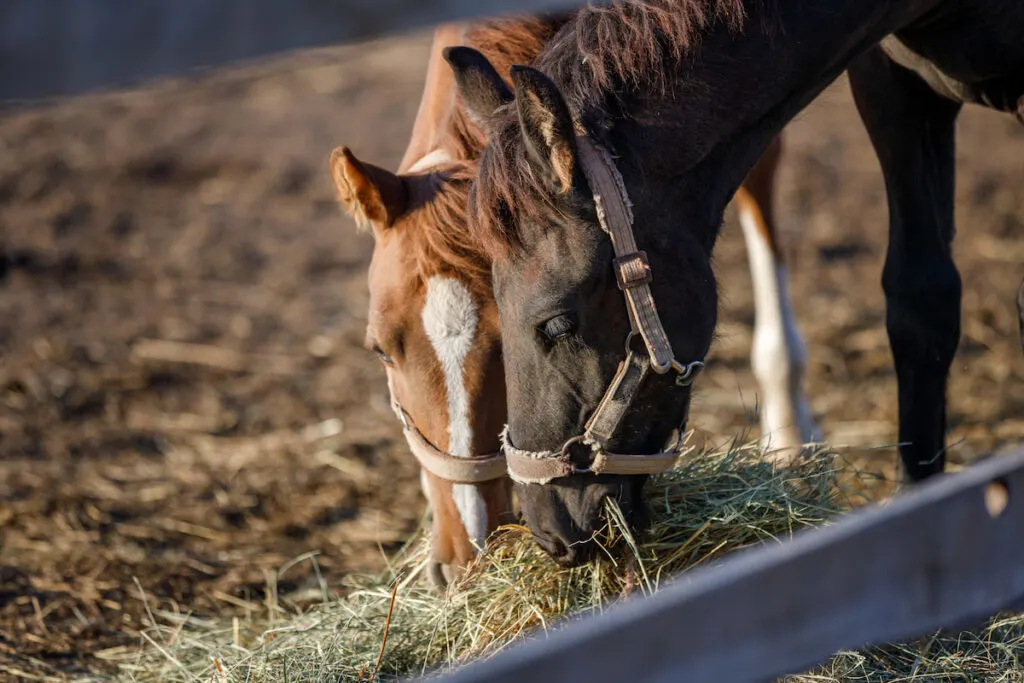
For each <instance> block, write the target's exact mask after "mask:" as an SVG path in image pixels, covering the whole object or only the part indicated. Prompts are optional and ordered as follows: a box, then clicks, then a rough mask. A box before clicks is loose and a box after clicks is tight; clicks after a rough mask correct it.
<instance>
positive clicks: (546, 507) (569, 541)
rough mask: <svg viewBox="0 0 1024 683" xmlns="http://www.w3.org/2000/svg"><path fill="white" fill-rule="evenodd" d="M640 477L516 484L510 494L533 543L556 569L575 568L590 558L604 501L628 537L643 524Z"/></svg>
mask: <svg viewBox="0 0 1024 683" xmlns="http://www.w3.org/2000/svg"><path fill="white" fill-rule="evenodd" d="M645 479H646V477H643V476H639V475H633V476H622V475H614V476H612V475H601V476H596V477H595V476H589V475H583V476H578V477H570V478H565V479H560V480H555V481H553V482H551V483H549V484H546V485H543V486H539V485H536V484H517V485H516V494H517V496H518V498H519V501H520V505H521V506H522V512H523V517H524V519H525V521H526V524H527V526H529V528H530V532H531V534H532V536H533V540H534V541H535V542H536V543H537V545H538V546H540V548H541V549H542V550H543V551H544V552H545V553H547V554H548V555H549V556H550V557H551V558H552V559H553V560H554V561H555V562H556V563H557V564H559V565H560V566H563V567H576V566H579V565H582V564H585V563H586V562H589V561H590V560H592V559H594V557H595V556H596V554H597V541H596V536H597V532H598V530H600V529H601V528H602V526H603V524H604V509H605V500H606V499H613V500H615V501H616V502H617V503H618V505H619V508H620V509H621V510H622V513H623V516H624V517H625V519H626V523H627V524H628V526H629V529H630V531H631V532H632V533H639V532H640V531H642V530H643V529H644V528H645V527H646V524H647V519H648V515H647V509H646V506H645V504H644V501H643V497H642V495H641V492H642V489H643V484H644V480H645Z"/></svg>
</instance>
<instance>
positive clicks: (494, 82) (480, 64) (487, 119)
mask: <svg viewBox="0 0 1024 683" xmlns="http://www.w3.org/2000/svg"><path fill="white" fill-rule="evenodd" d="M442 54H443V55H444V58H445V61H447V62H448V64H449V65H450V66H451V67H452V71H453V72H454V73H455V84H456V85H457V86H458V89H459V94H460V95H461V96H462V101H463V103H464V104H465V105H466V112H467V113H468V114H469V117H470V118H471V119H473V122H474V123H476V125H478V126H480V128H482V129H483V130H484V132H485V133H486V132H489V129H490V126H491V122H492V121H493V120H494V114H495V112H496V111H497V110H498V108H499V107H501V106H502V105H503V104H507V103H509V102H511V101H512V91H511V90H509V89H508V86H507V85H505V81H503V80H501V76H499V75H498V72H497V71H495V70H494V67H493V66H492V65H491V63H490V62H489V61H487V58H486V57H484V56H483V55H482V54H481V53H480V52H478V51H476V50H474V49H473V48H471V47H465V46H462V45H458V46H455V47H446V48H445V49H444V51H443V52H442Z"/></svg>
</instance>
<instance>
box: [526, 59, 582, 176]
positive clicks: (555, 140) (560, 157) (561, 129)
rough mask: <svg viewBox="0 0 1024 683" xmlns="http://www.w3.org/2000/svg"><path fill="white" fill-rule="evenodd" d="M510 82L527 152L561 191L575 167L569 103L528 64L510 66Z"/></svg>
mask: <svg viewBox="0 0 1024 683" xmlns="http://www.w3.org/2000/svg"><path fill="white" fill-rule="evenodd" d="M512 85H513V87H514V88H515V92H516V109H517V111H518V113H519V127H520V129H521V131H522V133H523V140H524V141H525V143H526V151H527V154H528V155H529V157H530V160H531V162H532V163H534V164H537V165H538V166H539V167H540V170H541V171H543V172H544V173H545V174H547V176H548V177H549V178H550V179H551V180H552V182H553V183H554V185H555V186H556V187H557V188H558V190H559V191H560V192H562V193H563V194H564V193H566V192H568V191H569V190H570V189H572V185H573V177H574V175H575V173H576V169H577V167H578V163H577V159H576V130H575V127H574V126H573V122H572V115H571V114H570V113H569V106H568V105H567V104H566V103H565V99H564V98H563V97H562V93H560V92H559V91H558V86H556V85H555V84H554V83H552V82H551V79H549V78H548V77H547V76H545V75H544V74H542V73H541V72H540V71H537V70H536V69H532V68H530V67H528V66H513V67H512Z"/></svg>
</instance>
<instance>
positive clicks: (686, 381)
mask: <svg viewBox="0 0 1024 683" xmlns="http://www.w3.org/2000/svg"><path fill="white" fill-rule="evenodd" d="M669 364H670V365H671V366H672V369H673V370H675V371H676V372H677V373H679V375H678V376H677V377H676V386H677V387H685V386H689V385H691V384H693V380H694V378H695V377H696V376H697V373H698V372H700V371H701V369H703V367H704V361H700V360H695V361H693V362H692V363H688V364H686V365H683V364H682V363H680V362H679V361H677V360H676V359H675V358H673V359H672V360H671V361H669Z"/></svg>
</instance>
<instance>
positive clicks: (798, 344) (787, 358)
mask: <svg viewBox="0 0 1024 683" xmlns="http://www.w3.org/2000/svg"><path fill="white" fill-rule="evenodd" d="M781 150H782V142H781V139H780V138H778V137H777V138H775V140H773V141H772V144H771V145H770V146H769V147H768V149H767V150H765V152H764V154H763V155H762V156H761V158H760V159H759V160H758V162H757V164H756V165H755V166H754V168H752V169H751V170H750V173H748V174H747V177H746V178H745V179H744V181H743V185H742V186H740V189H739V190H738V191H737V192H736V196H735V198H734V200H735V202H736V207H737V209H738V213H739V220H740V225H741V226H742V228H743V238H744V240H745V241H746V245H747V259H748V260H749V262H750V277H751V281H752V283H753V287H754V343H753V347H752V348H751V353H750V366H751V369H752V370H753V372H754V377H755V378H756V379H757V383H758V385H759V388H760V400H759V402H758V403H759V408H760V418H761V445H762V447H764V449H765V451H766V452H767V453H770V454H771V456H772V457H774V458H775V459H778V460H786V459H789V458H791V457H792V456H794V455H796V454H797V453H799V451H800V449H801V447H802V446H803V445H804V444H807V443H810V442H814V441H819V440H820V437H819V434H818V429H817V426H816V425H815V424H814V418H813V417H812V415H811V409H810V406H809V405H808V402H807V398H806V397H805V395H804V392H803V378H804V370H805V368H806V352H805V350H804V343H803V339H802V338H801V336H800V329H799V328H798V327H797V324H796V317H795V316H794V314H793V305H792V301H791V300H790V296H789V273H788V271H787V268H786V264H785V259H784V257H783V254H782V247H781V245H780V241H779V234H778V232H777V230H776V227H775V216H774V211H773V192H774V190H775V171H776V169H777V168H778V165H779V156H780V154H781Z"/></svg>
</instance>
